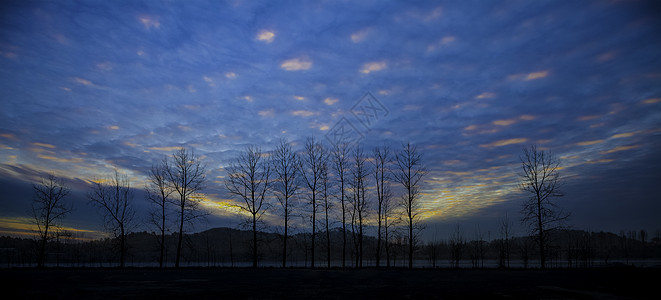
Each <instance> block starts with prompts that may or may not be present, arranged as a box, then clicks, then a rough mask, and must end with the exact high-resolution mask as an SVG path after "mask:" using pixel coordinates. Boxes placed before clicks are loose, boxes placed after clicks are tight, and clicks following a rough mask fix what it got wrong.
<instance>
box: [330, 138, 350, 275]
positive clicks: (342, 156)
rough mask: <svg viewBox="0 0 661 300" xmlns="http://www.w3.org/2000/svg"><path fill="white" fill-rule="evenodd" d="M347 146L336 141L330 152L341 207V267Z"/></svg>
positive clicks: (344, 252) (344, 249)
mask: <svg viewBox="0 0 661 300" xmlns="http://www.w3.org/2000/svg"><path fill="white" fill-rule="evenodd" d="M348 156H349V147H348V145H347V144H346V143H337V144H335V147H334V148H333V151H332V152H331V159H332V168H333V171H334V175H335V176H336V180H337V183H338V184H339V187H338V188H339V193H338V197H339V200H340V201H339V202H340V208H341V209H342V267H343V268H344V267H346V258H347V221H346V220H347V219H346V212H347V208H346V199H347V196H346V194H345V190H346V188H345V183H346V180H347V178H346V176H347V167H348V164H349V161H348Z"/></svg>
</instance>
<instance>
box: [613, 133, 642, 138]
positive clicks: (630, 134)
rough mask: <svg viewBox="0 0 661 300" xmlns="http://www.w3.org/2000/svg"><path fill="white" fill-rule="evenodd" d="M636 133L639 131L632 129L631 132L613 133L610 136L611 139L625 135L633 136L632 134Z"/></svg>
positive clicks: (625, 136)
mask: <svg viewBox="0 0 661 300" xmlns="http://www.w3.org/2000/svg"><path fill="white" fill-rule="evenodd" d="M638 133H640V131H632V132H625V133H618V134H614V135H613V136H611V138H613V139H619V138H627V137H632V136H634V135H636V134H638Z"/></svg>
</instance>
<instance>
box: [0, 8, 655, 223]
mask: <svg viewBox="0 0 661 300" xmlns="http://www.w3.org/2000/svg"><path fill="white" fill-rule="evenodd" d="M356 2H357V3H356ZM0 14H1V17H0V78H1V80H0V88H1V89H2V91H3V92H2V96H1V102H0V186H1V189H2V190H1V192H0V227H2V228H1V230H2V231H3V233H11V232H13V231H16V230H19V229H17V228H19V227H20V228H25V222H26V219H25V217H27V216H28V215H27V212H28V211H29V207H30V200H31V190H30V183H31V182H34V181H35V180H36V179H37V178H38V177H39V176H40V175H41V174H43V173H44V172H54V173H55V174H57V175H58V176H61V177H63V178H65V179H66V180H67V181H68V183H69V184H70V185H71V186H72V188H73V190H74V192H73V193H72V197H71V198H72V199H71V200H72V201H73V202H74V206H75V207H76V212H75V213H73V214H72V215H71V216H70V217H69V218H68V219H67V220H66V222H65V223H66V224H67V226H69V227H71V228H77V229H82V230H90V231H95V230H100V229H101V228H100V226H101V224H99V223H98V218H96V217H94V210H93V209H92V208H91V207H89V206H88V205H87V204H86V200H85V193H86V192H87V191H88V189H89V186H88V185H87V182H89V180H91V179H94V178H99V177H103V176H106V175H107V174H109V173H110V172H112V170H113V169H118V170H120V172H123V173H125V174H128V175H130V176H131V179H132V181H133V185H134V187H136V188H141V187H142V186H143V185H144V180H145V174H146V172H147V170H148V168H149V167H150V166H151V165H152V164H153V163H156V162H158V161H160V159H161V158H162V157H163V156H164V155H168V154H170V153H172V151H173V150H174V149H175V148H177V147H181V146H185V147H189V148H193V149H195V151H196V152H197V153H198V154H200V155H202V157H203V158H204V162H205V164H206V165H207V170H208V174H207V178H208V179H209V184H208V188H207V189H206V190H205V195H206V196H207V200H205V203H206V207H207V208H208V209H209V210H210V211H211V212H212V215H211V217H210V218H209V221H208V224H206V225H203V226H202V228H204V227H205V226H234V225H235V224H236V213H235V210H234V209H232V208H231V205H232V204H234V203H236V201H237V200H235V199H231V198H230V197H229V196H228V195H227V193H226V191H225V190H224V187H223V184H222V182H223V176H224V175H225V173H224V167H226V166H227V165H228V164H229V163H230V162H231V161H232V160H233V159H234V158H235V157H236V156H237V154H238V153H239V151H241V150H242V149H244V148H245V146H246V145H250V144H256V145H260V146H262V148H263V149H264V150H267V151H269V150H271V149H273V147H274V146H275V144H276V143H277V141H278V140H279V139H280V138H287V139H288V140H290V141H292V142H293V143H294V145H295V146H296V147H300V146H301V145H302V142H303V141H304V139H305V138H306V137H308V136H315V137H317V138H319V139H322V140H324V139H325V136H326V135H327V134H328V133H329V132H330V131H331V130H332V129H333V128H334V127H333V126H334V125H335V124H336V123H338V122H340V121H341V120H343V118H345V120H349V121H351V120H353V122H356V119H355V116H353V115H352V113H351V110H352V108H353V107H354V105H355V104H356V103H357V102H360V99H361V97H363V96H364V95H365V94H366V93H368V92H369V93H371V95H373V97H374V98H375V99H376V100H377V101H378V103H380V104H382V105H383V107H384V108H385V109H386V110H387V112H388V114H387V115H384V116H382V117H381V118H379V119H378V121H377V122H374V123H373V124H371V125H370V126H369V127H364V126H363V127H357V128H358V129H359V130H360V131H361V132H362V133H363V136H364V137H363V139H362V140H361V142H362V145H363V147H365V148H366V149H371V148H372V147H374V146H376V145H379V144H381V143H385V144H389V145H392V146H393V147H395V148H397V147H399V146H400V145H401V143H404V142H407V141H411V142H412V143H414V144H416V145H417V147H418V148H419V150H420V151H421V152H422V154H423V155H424V159H425V162H426V164H427V166H428V168H429V171H430V172H429V174H428V175H427V176H426V178H425V184H424V197H423V204H424V205H423V210H424V213H423V215H424V218H425V222H426V223H427V224H428V228H431V229H434V230H435V231H439V230H440V231H443V230H444V229H445V228H449V227H452V226H454V224H463V225H462V226H464V227H466V228H472V226H474V224H477V225H480V226H483V227H485V228H489V227H490V226H491V227H493V226H495V224H497V222H498V220H500V219H502V218H503V217H504V215H505V213H507V214H508V216H509V217H510V218H512V219H515V220H516V219H517V218H518V212H519V207H520V204H521V201H522V199H523V197H524V196H523V195H522V194H521V193H520V192H519V191H518V190H517V181H518V178H517V172H518V170H519V166H520V163H519V160H518V157H519V155H520V154H521V150H522V148H523V147H525V146H527V145H530V144H537V145H538V146H539V147H541V148H542V149H547V150H551V151H553V152H554V153H555V154H556V156H558V157H559V158H560V160H561V164H562V170H561V175H562V176H563V177H564V179H565V187H564V189H565V194H566V196H565V197H563V198H561V199H560V200H559V202H558V203H560V204H561V205H562V206H563V207H565V208H566V209H568V210H570V211H572V212H573V217H572V221H571V223H573V224H574V226H576V227H578V228H582V229H592V230H602V229H603V230H609V231H619V230H621V229H641V228H644V229H647V230H656V229H658V228H661V221H659V220H660V219H661V218H658V212H659V211H661V202H660V200H661V199H660V198H659V196H658V192H655V191H656V189H655V188H656V186H657V185H658V182H661V171H659V170H661V39H660V38H659V37H658V33H659V32H660V29H661V18H660V16H661V9H660V7H659V5H658V3H655V2H654V1H548V2H547V1H450V2H437V1H416V2H411V3H409V2H405V1H401V2H390V1H327V2H326V1H319V2H317V1H228V2H220V1H209V2H206V1H169V2H157V1H145V2H136V1H126V2H121V1H82V2H73V1H56V2H55V1H54V2H43V1H4V2H3V3H2V4H1V5H0ZM357 126H362V125H361V124H357ZM136 202H137V203H138V204H137V206H138V209H139V210H140V211H143V210H144V209H145V205H146V204H145V203H144V201H143V199H142V197H141V196H140V195H139V196H136ZM267 219H268V218H267ZM19 231H20V230H19Z"/></svg>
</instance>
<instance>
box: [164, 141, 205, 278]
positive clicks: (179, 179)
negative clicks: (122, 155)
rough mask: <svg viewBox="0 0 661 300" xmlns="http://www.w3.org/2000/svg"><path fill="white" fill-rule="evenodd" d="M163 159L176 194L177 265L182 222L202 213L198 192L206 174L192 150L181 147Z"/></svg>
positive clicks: (176, 263) (181, 237) (193, 218)
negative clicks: (169, 156)
mask: <svg viewBox="0 0 661 300" xmlns="http://www.w3.org/2000/svg"><path fill="white" fill-rule="evenodd" d="M171 159H172V161H170V160H169V159H168V158H165V159H163V165H164V169H165V174H166V179H167V181H168V182H169V183H170V186H171V187H172V189H174V191H175V192H176V195H177V196H178V197H177V198H178V199H177V200H176V203H175V204H176V207H177V214H178V220H177V221H178V223H179V224H178V225H179V231H178V236H177V253H176V257H175V263H174V266H175V267H176V268H178V267H179V260H180V258H181V248H182V241H183V234H184V224H187V223H188V224H191V223H192V222H193V221H194V220H195V219H197V218H199V217H201V216H203V215H204V213H203V212H201V209H200V206H199V204H200V200H201V198H200V197H199V192H200V191H201V190H202V189H203V188H204V183H205V181H206V175H205V173H204V172H205V171H204V166H203V165H202V162H201V161H200V158H199V157H198V156H197V155H195V152H194V151H193V150H190V151H188V150H186V148H181V149H179V150H177V151H175V152H174V153H173V154H172V157H171Z"/></svg>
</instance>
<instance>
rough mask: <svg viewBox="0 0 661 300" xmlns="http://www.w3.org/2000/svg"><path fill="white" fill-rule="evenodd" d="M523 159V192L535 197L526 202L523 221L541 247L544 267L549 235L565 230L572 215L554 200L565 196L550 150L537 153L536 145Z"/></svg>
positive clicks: (540, 257)
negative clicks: (558, 230) (567, 220)
mask: <svg viewBox="0 0 661 300" xmlns="http://www.w3.org/2000/svg"><path fill="white" fill-rule="evenodd" d="M520 159H521V167H522V171H523V172H522V173H521V174H520V176H521V183H520V184H519V187H520V188H521V190H523V191H525V192H528V193H529V194H531V196H530V198H529V199H528V200H526V201H525V202H524V203H523V209H522V211H521V212H522V214H523V219H522V221H523V222H524V223H526V224H527V225H528V226H529V228H530V232H531V234H533V235H534V236H535V237H536V241H537V245H538V247H539V260H540V264H541V268H545V267H546V246H547V242H548V241H547V233H548V232H549V231H552V230H555V229H559V228H562V226H563V221H564V220H566V219H567V218H568V217H569V214H568V213H566V212H564V211H563V210H562V209H561V208H559V207H558V206H557V205H556V204H555V203H554V202H553V201H552V200H553V198H555V197H562V193H561V191H560V187H561V182H560V174H559V173H558V168H559V165H560V162H559V161H558V160H557V159H556V158H555V156H554V155H553V154H552V153H551V152H549V151H543V150H537V147H536V146H535V145H532V146H530V148H524V149H523V156H521V157H520Z"/></svg>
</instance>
